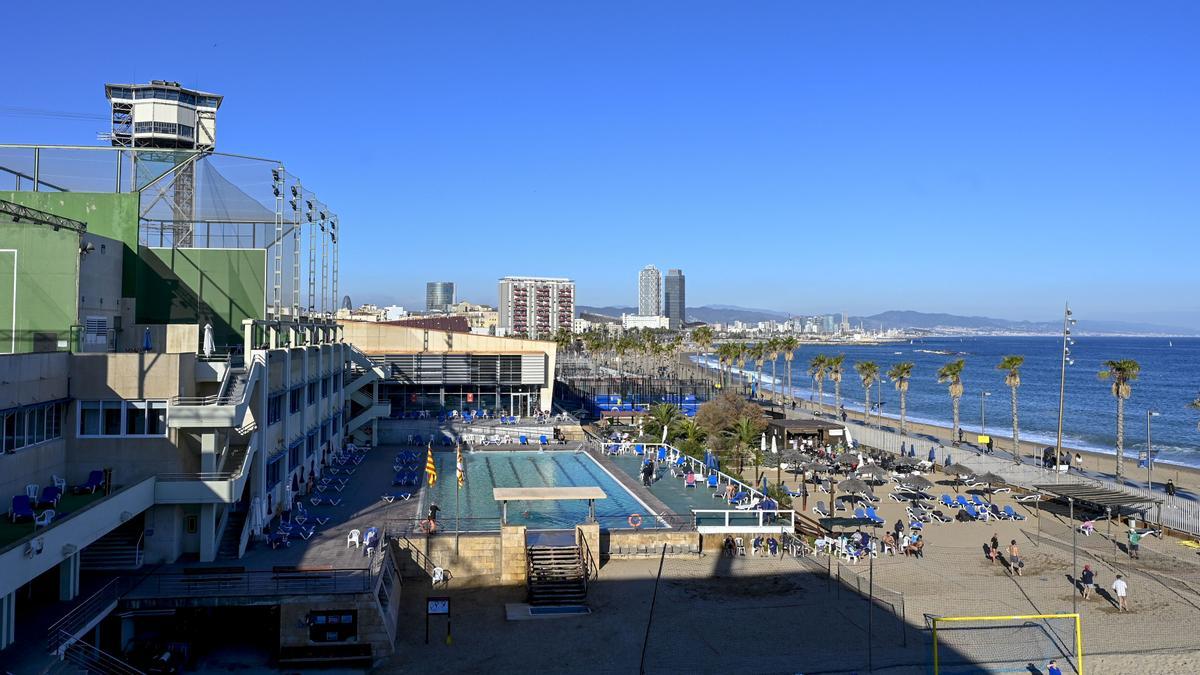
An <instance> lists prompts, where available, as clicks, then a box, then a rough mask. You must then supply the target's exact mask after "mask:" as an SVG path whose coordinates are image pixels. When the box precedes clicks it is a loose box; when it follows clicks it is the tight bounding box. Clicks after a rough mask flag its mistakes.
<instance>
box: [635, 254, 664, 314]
mask: <svg viewBox="0 0 1200 675" xmlns="http://www.w3.org/2000/svg"><path fill="white" fill-rule="evenodd" d="M661 297H662V275H660V274H659V272H658V268H657V267H655V266H654V265H646V266H645V267H643V268H642V271H641V272H639V273H638V314H639V315H641V316H661V315H662V302H661Z"/></svg>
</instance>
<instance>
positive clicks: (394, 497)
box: [380, 492, 412, 504]
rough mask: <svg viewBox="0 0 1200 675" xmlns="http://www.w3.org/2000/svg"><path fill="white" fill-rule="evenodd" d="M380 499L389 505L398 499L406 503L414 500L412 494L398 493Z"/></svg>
mask: <svg viewBox="0 0 1200 675" xmlns="http://www.w3.org/2000/svg"><path fill="white" fill-rule="evenodd" d="M380 499H382V500H383V501H385V502H387V503H388V504H391V503H392V502H394V501H396V500H397V499H399V500H401V501H405V502H406V501H408V500H410V499H412V493H411V492H396V493H393V494H390V495H383V496H381V497H380Z"/></svg>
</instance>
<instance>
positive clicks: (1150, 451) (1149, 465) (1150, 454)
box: [1146, 410, 1159, 490]
mask: <svg viewBox="0 0 1200 675" xmlns="http://www.w3.org/2000/svg"><path fill="white" fill-rule="evenodd" d="M1158 416H1159V412H1158V411H1157V410H1147V411H1146V489H1147V490H1153V489H1154V482H1153V481H1152V480H1151V472H1152V471H1153V470H1154V448H1153V447H1152V446H1151V444H1150V418H1151V417H1158Z"/></svg>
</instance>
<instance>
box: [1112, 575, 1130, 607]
mask: <svg viewBox="0 0 1200 675" xmlns="http://www.w3.org/2000/svg"><path fill="white" fill-rule="evenodd" d="M1112 590H1113V593H1115V594H1116V596H1117V609H1118V610H1120V611H1122V612H1128V611H1129V607H1128V606H1127V605H1126V604H1125V602H1126V601H1125V598H1126V596H1128V595H1129V584H1127V583H1125V580H1124V579H1122V578H1121V575H1120V574H1118V575H1117V579H1116V581H1114V582H1113V583H1112Z"/></svg>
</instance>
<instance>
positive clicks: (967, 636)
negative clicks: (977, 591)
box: [926, 614, 1083, 675]
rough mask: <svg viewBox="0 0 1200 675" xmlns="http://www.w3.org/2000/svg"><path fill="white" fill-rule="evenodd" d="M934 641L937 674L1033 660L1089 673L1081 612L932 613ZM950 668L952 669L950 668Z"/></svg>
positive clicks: (930, 621) (1078, 673)
mask: <svg viewBox="0 0 1200 675" xmlns="http://www.w3.org/2000/svg"><path fill="white" fill-rule="evenodd" d="M926 620H927V622H928V624H929V628H930V630H931V634H932V635H931V638H932V642H933V673H934V675H941V673H942V672H943V670H942V669H943V668H947V667H950V666H954V665H967V664H986V663H991V664H1000V663H1014V664H1027V663H1034V664H1035V665H1039V666H1040V665H1041V664H1040V663H1038V662H1045V661H1049V660H1051V659H1054V660H1061V661H1062V663H1061V665H1062V666H1064V668H1063V670H1064V672H1066V671H1067V670H1068V669H1069V668H1073V669H1074V672H1075V673H1076V674H1077V675H1083V630H1082V627H1081V625H1080V621H1079V614H1006V615H995V616H935V615H926ZM946 672H949V671H946Z"/></svg>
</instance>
